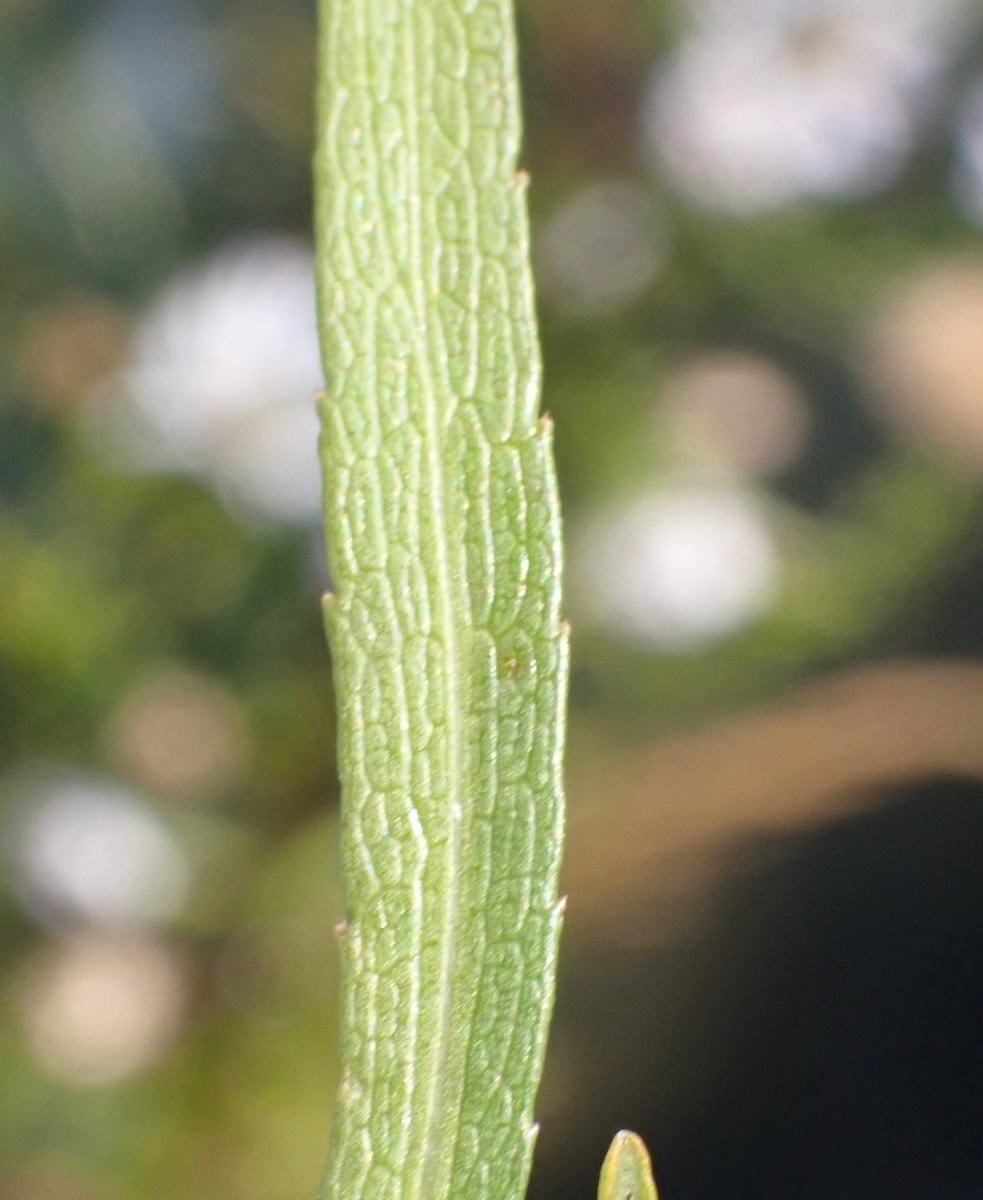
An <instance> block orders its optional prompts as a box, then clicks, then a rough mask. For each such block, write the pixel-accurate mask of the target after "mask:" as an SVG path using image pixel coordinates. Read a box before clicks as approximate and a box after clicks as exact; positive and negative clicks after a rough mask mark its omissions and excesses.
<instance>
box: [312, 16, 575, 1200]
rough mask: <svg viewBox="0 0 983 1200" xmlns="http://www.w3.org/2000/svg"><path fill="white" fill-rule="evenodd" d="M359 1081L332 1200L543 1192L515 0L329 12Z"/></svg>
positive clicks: (548, 790)
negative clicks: (537, 1112) (537, 1187)
mask: <svg viewBox="0 0 983 1200" xmlns="http://www.w3.org/2000/svg"><path fill="white" fill-rule="evenodd" d="M321 28H322V34H321V38H322V41H321V51H320V60H321V68H320V85H319V96H318V113H319V132H318V147H317V161H316V200H317V235H318V287H319V304H320V321H321V337H322V345H323V350H324V360H325V371H326V375H327V378H328V380H329V391H328V394H327V396H326V397H325V398H324V399H323V401H322V403H321V414H322V424H323V434H322V460H323V466H324V476H325V513H326V526H327V539H328V553H329V561H330V564H331V572H332V577H333V579H334V581H335V585H336V595H335V596H334V597H332V598H330V599H329V601H328V603H327V604H326V614H327V625H328V632H329V637H330V640H331V645H332V651H333V659H334V670H335V680H336V687H337V692H338V704H339V713H340V722H341V730H340V753H341V771H342V786H343V818H342V824H343V862H344V871H345V886H346V910H347V911H346V928H345V932H344V933H343V935H342V960H343V1038H342V1071H343V1077H342V1083H341V1088H340V1092H339V1097H338V1107H337V1112H336V1117H335V1128H334V1135H333V1142H332V1152H331V1159H330V1163H329V1166H328V1172H327V1176H326V1179H325V1184H324V1189H323V1192H322V1195H323V1196H324V1197H325V1198H326V1200H377V1198H378V1200H382V1198H385V1200H415V1198H420V1200H465V1198H467V1200H485V1198H487V1200H518V1198H519V1197H521V1196H522V1195H523V1193H524V1190H525V1184H526V1180H527V1177H528V1171H529V1163H530V1158H531V1153H532V1146H533V1141H534V1136H535V1127H534V1125H533V1120H532V1108H533V1100H534V1096H535V1091H536V1087H537V1084H538V1081H539V1075H540V1071H541V1068H542V1059H543V1053H544V1048H545V1041H546V1031H547V1025H548V1020H549V1015H550V1011H551V1008H552V1003H553V988H554V976H555V959H556V950H557V939H558V935H559V926H560V906H559V905H558V903H557V898H556V886H557V874H558V868H559V860H560V852H561V843H562V828H563V807H562V795H561V783H560V763H561V754H562V742H563V708H564V703H565V691H566V669H567V645H566V634H565V631H564V629H563V627H562V626H561V624H560V621H559V578H560V566H561V563H560V528H559V512H558V506H557V498H556V484H555V479H554V471H553V463H552V453H551V447H550V425H549V422H548V421H547V420H546V419H543V420H540V421H537V419H536V409H537V404H538V393H539V358H538V346H537V339H536V329H535V318H534V308H533V296H532V284H531V277H530V272H529V264H528V232H527V217H526V207H525V197H524V181H523V179H522V178H521V177H519V176H517V174H516V158H517V153H518V146H519V134H520V125H519V100H518V91H517V77H516V56H515V38H514V30H513V14H512V11H511V0H322V26H321Z"/></svg>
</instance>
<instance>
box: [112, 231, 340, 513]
mask: <svg viewBox="0 0 983 1200" xmlns="http://www.w3.org/2000/svg"><path fill="white" fill-rule="evenodd" d="M122 383H123V391H124V395H125V398H126V405H127V412H126V413H125V414H124V416H125V417H128V418H129V421H128V425H127V433H126V438H127V440H128V444H129V451H130V454H131V456H132V457H133V458H134V459H135V460H137V461H142V462H143V464H144V465H146V466H148V467H156V468H164V469H167V468H170V469H183V470H188V471H194V472H197V473H199V474H201V475H203V476H204V477H206V478H207V479H209V480H210V481H211V482H212V483H213V484H214V486H215V487H216V488H217V489H218V490H219V492H220V493H221V494H222V495H223V497H225V498H226V499H227V500H228V501H229V502H230V503H231V504H232V506H233V507H234V508H245V509H247V510H249V511H252V512H254V513H258V514H261V515H263V516H267V517H272V518H274V519H277V520H282V521H299V522H306V521H309V520H313V519H314V518H316V516H317V513H318V511H319V508H320V497H321V481H320V471H319V467H318V458H317V436H318V422H317V417H316V414H315V410H314V393H315V392H316V391H317V390H318V389H319V388H321V387H323V375H322V371H321V363H320V357H319V352H318V341H317V326H316V319H315V309H314V263H313V256H312V254H311V252H310V250H309V249H308V248H307V247H306V246H304V245H302V244H300V243H298V242H295V241H293V240H292V239H290V238H286V237H265V238H261V239H257V240H255V241H253V242H249V243H245V244H240V245H236V246H232V247H227V248H226V249H224V250H221V251H219V252H218V253H217V254H215V255H213V257H212V258H211V259H209V260H208V261H207V262H205V263H204V264H202V265H199V266H197V267H191V268H188V269H186V270H184V271H182V272H180V273H179V274H178V275H177V276H176V277H175V278H174V279H173V280H172V281H171V282H170V283H169V284H168V285H167V286H166V287H165V288H164V289H163V290H162V292H161V293H160V295H159V296H158V297H157V299H156V301H155V302H154V303H153V304H152V306H151V307H150V309H149V310H148V311H147V313H146V314H145V316H144V318H143V321H142V323H141V325H140V328H139V329H138V332H137V335H136V338H135V342H134V347H133V352H132V357H131V361H130V363H129V365H128V367H127V368H126V370H125V371H124V373H123V378H122Z"/></svg>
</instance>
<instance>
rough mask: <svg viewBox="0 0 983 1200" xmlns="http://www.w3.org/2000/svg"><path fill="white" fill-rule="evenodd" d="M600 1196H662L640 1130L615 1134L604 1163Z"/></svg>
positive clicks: (623, 1199)
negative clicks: (659, 1193)
mask: <svg viewBox="0 0 983 1200" xmlns="http://www.w3.org/2000/svg"><path fill="white" fill-rule="evenodd" d="M597 1200H659V1197H658V1193H657V1192H656V1190H655V1180H654V1179H653V1178H652V1163H651V1160H650V1159H649V1152H648V1150H646V1149H645V1143H644V1142H643V1141H642V1139H641V1138H640V1137H639V1136H638V1134H637V1133H630V1132H629V1131H628V1130H627V1129H623V1130H622V1131H621V1133H617V1134H615V1136H614V1141H613V1142H612V1143H611V1148H610V1150H608V1152H607V1157H606V1158H605V1159H604V1166H603V1167H601V1179H600V1182H599V1184H598V1186H597Z"/></svg>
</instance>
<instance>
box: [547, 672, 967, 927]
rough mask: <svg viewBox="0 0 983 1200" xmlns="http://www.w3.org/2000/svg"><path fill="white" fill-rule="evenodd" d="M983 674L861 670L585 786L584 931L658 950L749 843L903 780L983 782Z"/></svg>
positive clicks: (645, 753) (601, 771)
mask: <svg viewBox="0 0 983 1200" xmlns="http://www.w3.org/2000/svg"><path fill="white" fill-rule="evenodd" d="M981 727H983V665H977V664H976V663H972V662H895V663H879V664H877V665H875V666H870V667H864V668H861V669H856V670H851V671H849V672H845V673H843V674H840V675H836V676H833V677H831V678H829V679H826V680H823V681H822V682H821V683H818V684H814V685H811V686H809V687H806V688H803V689H801V690H798V691H794V692H792V693H790V694H789V695H787V696H786V697H785V698H784V699H783V700H782V701H781V702H780V703H778V704H776V705H773V706H770V707H768V708H765V709H761V710H758V711H757V712H752V713H750V714H747V715H742V716H738V717H733V718H728V719H726V720H723V721H720V722H718V723H716V724H714V725H711V726H710V727H708V728H705V729H702V730H700V731H699V732H695V733H690V734H685V735H681V736H678V737H673V738H669V739H667V740H665V741H661V742H658V743H656V744H655V745H651V746H648V747H646V748H645V749H643V750H641V751H635V752H633V753H632V754H631V755H629V756H627V757H625V758H624V759H623V760H621V761H620V762H612V761H610V760H609V761H608V762H606V763H604V764H599V765H598V767H597V769H596V770H592V771H590V773H589V774H587V773H584V774H580V775H579V776H576V777H575V778H573V779H572V780H571V800H572V804H571V821H570V832H569V841H568V851H567V864H566V872H565V878H564V888H565V890H566V891H567V892H568V893H569V895H570V910H569V911H570V918H571V921H572V922H573V923H574V924H575V926H576V927H577V929H578V930H579V931H581V932H584V933H590V934H594V935H599V936H602V937H613V938H616V939H618V940H626V939H627V940H632V941H635V940H642V941H645V940H654V939H655V938H657V937H659V936H660V935H662V933H663V931H664V930H665V928H666V924H665V916H666V913H667V912H675V910H677V909H678V907H679V903H680V901H681V900H682V901H686V900H687V899H691V898H692V896H693V895H694V894H696V893H698V892H699V890H700V887H701V885H703V884H705V883H706V882H708V881H709V880H710V879H712V878H713V877H714V876H715V874H716V873H717V872H718V871H719V870H720V869H721V866H722V864H723V863H724V862H727V861H730V862H732V861H733V852H734V848H735V846H740V845H741V844H742V843H745V844H746V843H747V842H748V841H749V839H751V838H753V837H754V836H755V835H760V834H782V833H792V832H795V831H798V830H803V829H807V828H809V827H810V826H814V825H818V824H821V823H822V822H824V821H828V820H830V819H833V818H835V817H838V816H842V815H844V814H847V813H850V812H855V811H859V810H861V809H863V808H866V807H868V806H870V805H872V804H876V803H878V802H880V800H881V798H882V796H883V791H884V788H885V787H886V786H888V785H890V784H895V783H899V782H902V781H904V780H907V779H915V778H919V777H925V776H929V775H937V774H967V775H980V776H983V737H981Z"/></svg>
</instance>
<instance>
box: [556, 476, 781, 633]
mask: <svg viewBox="0 0 983 1200" xmlns="http://www.w3.org/2000/svg"><path fill="white" fill-rule="evenodd" d="M579 567H580V569H579V571H578V572H577V576H578V577H579V582H580V589H581V593H582V596H583V600H584V602H585V604H586V606H587V607H588V608H589V609H590V610H591V612H592V615H593V616H594V618H595V619H596V620H597V621H598V622H599V623H600V624H602V625H604V626H606V627H607V628H608V629H609V630H611V632H613V633H617V634H621V635H623V636H628V637H631V638H634V639H636V640H641V641H645V642H649V643H650V644H652V645H653V646H655V647H657V648H658V649H660V650H664V651H676V652H679V651H684V650H688V649H690V648H692V647H694V646H697V645H699V644H700V643H703V642H708V641H713V640H716V639H718V638H721V637H724V636H726V635H727V634H730V633H734V632H736V631H737V630H739V629H741V628H743V627H744V626H745V625H748V624H750V623H751V622H752V621H753V620H755V619H756V618H758V617H760V616H761V615H763V614H764V613H765V612H766V611H767V609H768V607H769V606H770V604H771V603H772V601H773V599H774V597H775V593H776V590H777V576H778V564H777V555H776V551H775V547H774V543H773V540H772V536H771V532H770V530H769V528H768V524H767V522H766V520H765V517H764V515H763V514H762V512H761V510H760V507H759V505H758V504H757V503H756V501H755V500H754V498H753V496H752V495H750V494H749V493H747V492H745V491H743V490H740V489H738V488H736V487H732V486H727V485H722V484H713V483H711V484H708V485H702V486H701V485H699V484H689V485H684V486H679V487H677V488H674V489H667V490H665V491H660V492H655V493H653V494H650V495H646V496H641V497H638V498H636V499H635V500H633V501H632V502H631V503H630V504H628V505H627V506H626V507H624V508H622V509H621V510H619V511H615V512H612V513H609V514H607V515H606V516H604V517H602V518H601V519H599V520H598V521H597V522H596V523H595V525H594V526H593V528H592V529H591V530H590V531H589V533H588V535H587V537H586V538H585V539H584V541H583V543H582V545H581V547H580V562H579Z"/></svg>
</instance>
